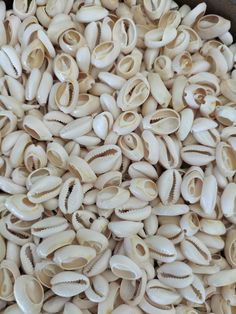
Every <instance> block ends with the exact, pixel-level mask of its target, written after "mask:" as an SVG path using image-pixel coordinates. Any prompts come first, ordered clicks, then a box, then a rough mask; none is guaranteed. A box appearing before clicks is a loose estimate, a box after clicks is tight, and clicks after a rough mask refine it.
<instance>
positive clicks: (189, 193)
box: [181, 167, 204, 204]
mask: <svg viewBox="0 0 236 314" xmlns="http://www.w3.org/2000/svg"><path fill="white" fill-rule="evenodd" d="M203 179H204V173H203V171H202V170H201V168H199V167H191V168H189V170H188V171H187V172H186V174H185V175H184V177H183V181H182V184H181V194H182V196H183V198H184V199H185V200H186V201H188V202H190V203H191V204H194V203H196V202H198V201H199V200H200V197H201V191H202V185H203Z"/></svg>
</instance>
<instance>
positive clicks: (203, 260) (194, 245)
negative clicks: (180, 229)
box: [180, 236, 211, 265]
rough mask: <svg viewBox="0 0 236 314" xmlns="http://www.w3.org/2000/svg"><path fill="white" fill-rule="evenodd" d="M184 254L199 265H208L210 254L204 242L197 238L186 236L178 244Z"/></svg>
mask: <svg viewBox="0 0 236 314" xmlns="http://www.w3.org/2000/svg"><path fill="white" fill-rule="evenodd" d="M180 246H181V251H182V253H183V254H184V256H185V257H186V258H187V259H188V260H189V261H191V262H193V263H196V264H199V265H209V263H210V261H211V254H210V251H209V250H208V248H207V247H206V246H205V244H204V243H203V242H202V241H201V240H199V239H198V238H196V237H194V236H192V237H186V238H185V239H184V240H183V241H182V242H181V244H180Z"/></svg>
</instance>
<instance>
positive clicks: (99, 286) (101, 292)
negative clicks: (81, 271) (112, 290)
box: [85, 275, 109, 303]
mask: <svg viewBox="0 0 236 314" xmlns="http://www.w3.org/2000/svg"><path fill="white" fill-rule="evenodd" d="M91 280H92V284H91V286H90V287H89V288H88V289H87V290H86V291H85V295H86V297H87V298H88V299H89V300H90V301H92V302H95V303H100V302H103V301H104V300H105V299H106V297H107V295H108V292H109V284H108V281H107V280H106V279H105V278H104V277H103V276H102V275H97V276H95V277H94V278H92V279H91Z"/></svg>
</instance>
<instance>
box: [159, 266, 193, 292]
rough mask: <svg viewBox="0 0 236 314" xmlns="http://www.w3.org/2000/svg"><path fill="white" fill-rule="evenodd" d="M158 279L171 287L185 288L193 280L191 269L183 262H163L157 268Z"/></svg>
mask: <svg viewBox="0 0 236 314" xmlns="http://www.w3.org/2000/svg"><path fill="white" fill-rule="evenodd" d="M157 276H158V279H159V280H160V281H161V282H162V283H163V284H166V285H167V286H170V287H173V288H185V287H187V286H189V285H190V284H191V283H192V282H193V279H194V277H193V273H192V269H191V268H190V267H189V266H188V265H187V264H185V263H183V262H173V263H169V264H164V265H162V266H160V267H159V268H158V269H157Z"/></svg>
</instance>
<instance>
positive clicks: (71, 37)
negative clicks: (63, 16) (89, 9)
mask: <svg viewBox="0 0 236 314" xmlns="http://www.w3.org/2000/svg"><path fill="white" fill-rule="evenodd" d="M84 43H85V40H84V37H83V36H82V35H81V33H80V32H78V31H77V30H74V29H68V30H66V31H65V32H64V33H62V34H61V36H60V37H59V46H60V48H61V49H62V50H63V51H64V52H65V53H69V54H70V55H72V56H73V57H75V55H76V59H77V55H78V50H79V49H80V48H85V47H83V45H84Z"/></svg>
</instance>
